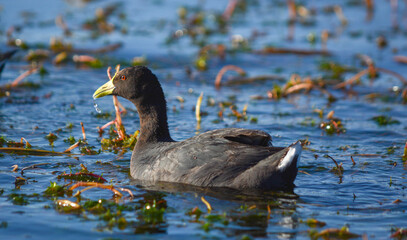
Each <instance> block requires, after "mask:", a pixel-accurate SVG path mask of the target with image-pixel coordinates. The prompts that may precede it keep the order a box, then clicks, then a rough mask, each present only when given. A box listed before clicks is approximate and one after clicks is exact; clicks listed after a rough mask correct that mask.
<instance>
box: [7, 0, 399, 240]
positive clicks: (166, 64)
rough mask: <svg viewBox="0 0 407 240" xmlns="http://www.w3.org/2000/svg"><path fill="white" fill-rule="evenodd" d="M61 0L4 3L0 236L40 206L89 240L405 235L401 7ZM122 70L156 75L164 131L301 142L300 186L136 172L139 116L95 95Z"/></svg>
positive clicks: (356, 2)
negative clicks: (60, 5) (169, 180)
mask: <svg viewBox="0 0 407 240" xmlns="http://www.w3.org/2000/svg"><path fill="white" fill-rule="evenodd" d="M44 4H45V5H46V4H47V3H44ZM64 4H67V5H69V8H68V9H69V10H68V11H66V9H64V10H63V11H57V10H55V11H54V9H52V8H51V7H50V9H51V10H52V11H51V12H52V14H55V15H49V14H50V13H49V12H47V11H45V12H44V13H42V12H36V10H32V11H31V10H30V11H22V12H19V13H18V14H17V13H16V14H17V15H16V16H18V17H17V18H16V17H15V16H14V17H10V16H9V15H8V14H11V13H10V12H14V10H15V9H12V8H10V5H9V3H1V4H0V5H1V6H0V16H1V17H2V18H1V19H2V21H4V24H2V27H0V39H2V48H1V52H0V73H1V72H2V71H3V73H2V75H0V76H1V77H2V78H1V79H0V181H1V182H2V184H1V185H0V203H1V205H2V206H3V210H4V211H3V213H2V216H0V235H2V236H3V235H4V236H6V237H7V236H13V237H15V236H17V237H18V236H21V235H15V234H20V232H21V231H20V229H17V228H16V224H17V222H18V224H25V225H27V229H31V227H30V226H29V225H31V223H32V222H33V221H34V220H31V216H32V215H33V213H32V211H34V209H36V210H35V214H37V213H38V215H39V216H38V217H39V218H41V220H42V222H44V223H45V224H46V225H47V226H48V225H49V227H50V228H56V229H55V231H57V232H58V231H59V230H58V229H59V227H60V226H59V225H56V223H55V224H54V223H49V222H48V220H47V219H46V217H47V216H48V215H52V217H53V220H52V221H54V220H55V219H60V220H61V221H63V222H69V224H68V225H67V226H68V227H67V228H70V227H72V228H75V230H74V231H72V232H81V234H88V233H90V234H91V233H95V232H96V233H97V234H100V235H95V237H97V238H101V237H104V238H111V237H113V236H114V237H116V234H117V236H118V237H120V238H121V237H124V238H128V236H130V235H131V234H153V237H162V236H163V235H165V234H168V235H170V234H174V233H175V234H178V233H180V232H182V233H185V232H186V234H185V236H187V237H189V236H199V237H201V238H235V237H237V238H241V239H252V238H306V239H309V238H310V239H331V238H335V239H352V238H363V239H367V238H369V239H370V238H375V237H376V238H393V239H405V238H406V237H407V232H406V226H405V223H404V221H403V220H404V218H405V211H406V209H407V207H406V203H407V201H406V199H405V189H406V181H405V171H406V166H407V142H406V141H407V139H406V136H405V132H406V129H407V126H406V121H405V119H406V117H407V115H406V111H405V108H406V104H407V80H406V76H405V74H404V72H405V69H404V68H405V64H406V63H407V57H406V56H405V55H406V54H407V53H406V51H405V47H404V42H405V35H406V34H405V33H406V30H405V28H406V26H405V23H404V22H402V21H401V19H404V18H405V13H404V12H402V11H400V9H403V8H405V4H406V3H403V2H402V1H391V3H389V2H386V1H384V2H379V1H362V0H352V1H344V2H343V3H330V2H327V3H325V2H324V3H322V2H317V3H308V2H306V1H302V2H301V1H294V0H287V1H280V0H277V1H271V2H269V1H252V0H230V1H228V2H227V3H226V2H225V3H222V4H220V5H219V6H213V5H214V4H213V3H209V2H208V3H206V2H199V3H191V2H188V1H184V5H183V6H174V4H175V3H172V2H171V1H169V2H165V1H164V2H162V1H156V2H153V3H144V2H143V4H139V3H137V4H135V3H133V2H132V1H124V2H121V3H118V2H98V1H85V0H83V1H82V0H79V1H66V3H64ZM76 4H78V5H80V6H78V5H76ZM334 4H338V5H334ZM23 5H24V4H22V6H23ZM45 5H44V8H45V7H46V8H48V6H45ZM51 5H52V4H51ZM168 6H169V7H168ZM65 7H66V6H65ZM167 7H168V9H167ZM144 8H146V9H148V11H147V10H144ZM163 9H165V10H166V11H164V10H163ZM167 10H168V11H167ZM18 11H20V10H18ZM82 11H83V12H82ZM83 13H86V14H83ZM164 13H165V14H164ZM3 15H4V16H3ZM150 15H151V16H150ZM382 15H383V16H384V17H382ZM134 16H137V17H136V18H135V17H134ZM151 18H153V19H151ZM146 19H148V20H146ZM11 21H13V22H11ZM14 21H15V22H14ZM379 23H380V24H379ZM383 26H386V27H383ZM50 31H51V34H50V33H49V32H50ZM3 49H11V51H6V52H5V53H4V54H3ZM14 49H15V50H17V51H13V50H14ZM6 63H7V65H6ZM120 65H121V66H124V67H126V66H136V65H148V66H149V67H151V68H153V69H154V72H157V75H160V76H159V79H162V84H163V85H164V84H165V85H166V87H164V89H168V92H166V93H165V94H166V95H167V96H166V97H167V99H168V108H169V114H170V116H169V119H170V121H169V125H170V127H171V128H172V129H171V132H172V133H174V135H175V136H174V138H175V139H184V138H186V137H188V136H192V135H193V134H194V133H195V132H200V131H206V130H210V129H215V128H218V127H247V126H249V127H251V128H261V129H263V130H266V131H268V132H270V133H271V135H272V137H273V144H274V145H276V146H278V145H282V144H289V143H290V141H292V139H298V138H301V139H304V140H303V141H302V142H303V145H304V153H303V156H304V157H303V161H302V162H301V163H300V165H299V173H298V177H297V181H296V185H297V187H296V188H295V189H294V193H291V192H289V193H287V192H261V193H254V192H247V191H246V192H245V191H242V192H238V193H236V192H232V193H229V190H226V189H221V190H218V191H216V190H208V189H204V190H202V189H189V188H188V187H187V186H172V185H171V184H164V183H163V185H159V186H154V187H152V188H151V189H150V188H149V187H142V185H143V184H142V183H138V182H133V180H131V179H130V177H129V166H128V165H129V159H130V155H131V152H132V150H133V148H134V146H135V144H136V143H137V138H138V136H139V131H138V130H137V127H138V126H139V125H138V122H137V121H135V122H132V121H131V120H130V119H132V118H136V119H137V117H136V116H137V114H136V113H135V112H136V111H135V110H134V108H132V106H130V107H128V105H126V103H123V105H122V103H120V102H119V100H120V99H118V98H116V97H113V107H112V106H111V105H109V104H111V103H110V102H98V104H99V105H101V108H102V109H103V110H104V111H103V112H100V110H99V109H98V107H97V105H96V103H95V108H96V111H94V110H93V108H92V102H91V101H92V100H91V93H92V92H93V91H94V90H95V89H94V88H95V87H96V86H98V85H99V83H100V82H99V81H104V80H105V78H106V77H105V69H106V68H107V69H108V70H107V75H108V78H109V79H112V76H111V73H110V67H109V66H117V67H116V71H118V70H119V68H120ZM187 89H188V90H187ZM113 109H114V110H113ZM195 120H196V121H195ZM85 127H86V129H85ZM139 184H140V185H139ZM163 191H165V192H167V193H163ZM190 192H192V193H190ZM47 211H49V212H47ZM50 211H53V212H52V213H57V216H54V215H53V214H49V213H51V212H50ZM20 216H21V217H23V218H24V221H27V222H20V221H21V220H15V219H21V218H19V217H20ZM64 217H67V218H64ZM34 218H35V219H36V218H37V216H34ZM365 218H369V219H371V220H372V221H371V222H364V221H362V220H361V219H365ZM56 222H58V221H56ZM369 224H371V227H370V225H369ZM33 225H35V226H38V225H36V224H33ZM82 225H84V226H86V228H88V227H89V226H91V227H90V228H89V229H86V230H84V228H79V227H78V226H82ZM56 226H57V227H56ZM366 226H369V229H371V230H369V231H366V229H367V228H366ZM64 227H66V226H64ZM78 229H81V230H78ZM27 231H29V230H27ZM45 231H47V232H48V230H46V229H39V230H38V232H39V233H40V234H41V235H42V234H44V232H45ZM52 232H53V231H49V234H50V235H49V238H58V237H60V236H58V235H57V236H55V235H51V234H53V233H52ZM24 234H26V233H24ZM112 234H114V235H112ZM120 234H123V235H120ZM47 236H48V235H47ZM75 236H77V235H75ZM89 236H90V235H89ZM174 236H178V235H174ZM24 237H34V238H35V237H38V235H35V234H34V233H33V235H30V234H28V233H27V235H26V236H24Z"/></svg>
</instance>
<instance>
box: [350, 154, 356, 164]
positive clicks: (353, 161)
mask: <svg viewBox="0 0 407 240" xmlns="http://www.w3.org/2000/svg"><path fill="white" fill-rule="evenodd" d="M350 159H351V160H352V164H353V166H355V165H356V162H355V160H353V157H352V156H350Z"/></svg>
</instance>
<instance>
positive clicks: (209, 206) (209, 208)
mask: <svg viewBox="0 0 407 240" xmlns="http://www.w3.org/2000/svg"><path fill="white" fill-rule="evenodd" d="M201 201H202V202H203V203H204V204H205V206H206V208H207V209H208V213H211V211H212V206H211V204H209V202H208V201H206V199H205V198H204V197H203V196H202V197H201Z"/></svg>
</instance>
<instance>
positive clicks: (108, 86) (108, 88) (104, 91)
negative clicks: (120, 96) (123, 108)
mask: <svg viewBox="0 0 407 240" xmlns="http://www.w3.org/2000/svg"><path fill="white" fill-rule="evenodd" d="M114 89H115V86H114V85H113V81H108V82H107V83H105V84H103V85H102V86H101V87H99V88H98V89H97V90H96V91H95V93H94V94H93V99H96V98H101V97H104V96H106V95H111V94H112V93H113V90H114Z"/></svg>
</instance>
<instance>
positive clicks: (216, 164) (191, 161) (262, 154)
mask: <svg viewBox="0 0 407 240" xmlns="http://www.w3.org/2000/svg"><path fill="white" fill-rule="evenodd" d="M270 139H271V137H270V135H269V134H267V133H265V132H263V131H258V130H246V129H219V130H213V131H209V132H206V133H203V134H200V135H198V136H195V137H193V138H190V139H187V140H185V141H182V142H177V143H176V144H174V145H173V147H171V148H168V149H167V151H166V153H165V154H164V156H165V158H167V159H166V160H164V161H160V162H161V164H163V165H161V164H160V167H161V168H162V169H166V170H168V173H171V175H172V174H173V176H177V177H176V178H177V181H179V182H185V183H189V184H195V185H200V186H205V185H207V186H215V185H227V184H228V182H229V183H231V182H232V181H233V179H234V178H236V177H237V176H238V175H239V174H241V173H243V172H244V171H246V170H247V169H249V168H251V167H253V166H255V165H256V164H258V163H259V162H260V161H262V160H264V159H266V158H268V157H269V156H271V155H273V154H274V153H276V152H279V151H281V150H283V149H284V148H279V147H271V146H269V145H268V143H269V141H270ZM162 156H163V155H162ZM275 161H276V164H278V162H277V161H279V159H277V158H276V160H275Z"/></svg>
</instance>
